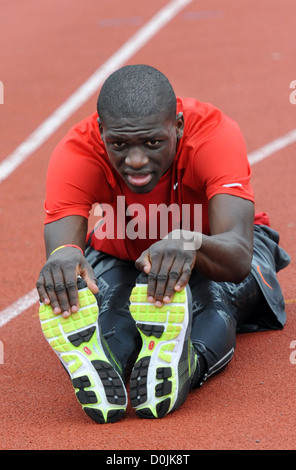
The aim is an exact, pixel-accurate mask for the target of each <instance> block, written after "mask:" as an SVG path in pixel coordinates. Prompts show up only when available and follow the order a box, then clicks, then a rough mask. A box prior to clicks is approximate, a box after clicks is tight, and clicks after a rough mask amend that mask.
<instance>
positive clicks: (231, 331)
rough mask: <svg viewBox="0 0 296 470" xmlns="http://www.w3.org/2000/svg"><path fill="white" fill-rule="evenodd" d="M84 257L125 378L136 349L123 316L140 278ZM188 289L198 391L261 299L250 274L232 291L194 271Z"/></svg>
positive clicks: (122, 266)
mask: <svg viewBox="0 0 296 470" xmlns="http://www.w3.org/2000/svg"><path fill="white" fill-rule="evenodd" d="M85 254H86V259H87V260H88V262H89V263H90V264H91V265H92V267H93V269H94V271H95V274H96V277H97V279H98V287H99V294H98V295H97V301H98V305H99V309H100V314H99V321H100V325H101V329H102V334H103V335H104V336H105V338H106V340H107V343H108V345H109V347H110V349H111V351H112V352H113V354H114V355H115V357H116V359H117V360H118V362H119V363H120V364H121V366H122V369H123V371H124V377H125V378H126V377H127V376H128V375H129V373H130V371H131V369H132V367H133V365H134V363H135V361H136V359H137V356H138V353H139V350H140V348H141V338H140V335H139V332H138V330H137V328H136V326H135V322H134V320H133V319H132V317H131V315H130V313H129V297H130V293H131V290H132V288H133V287H134V285H135V282H136V279H137V277H138V276H139V274H140V272H139V271H138V270H137V269H136V268H135V266H134V263H133V262H129V261H122V260H120V259H118V258H114V257H113V256H110V255H107V254H105V253H102V252H97V251H95V250H93V249H92V248H91V247H88V248H87V249H86V253H85ZM189 286H190V288H191V293H192V307H193V322H192V333H191V342H192V344H193V345H194V347H195V350H196V352H197V357H198V364H199V366H198V370H197V373H196V376H195V377H194V384H193V385H194V386H195V387H198V386H199V385H200V384H201V383H202V382H203V381H204V380H205V379H206V378H207V377H209V376H210V375H212V374H214V373H216V372H218V371H220V370H221V369H222V368H223V367H225V366H226V364H227V363H228V362H229V361H230V360H231V358H232V356H233V353H234V348H235V343H236V332H237V327H238V326H239V325H240V324H242V323H244V322H246V320H247V319H248V317H249V316H251V315H252V314H253V312H254V311H255V310H256V307H258V305H259V303H260V302H261V300H262V297H263V295H262V293H261V290H260V288H259V286H258V284H257V282H256V281H255V279H254V277H253V275H252V274H250V275H249V276H248V277H247V278H246V279H245V281H244V282H242V283H241V284H237V285H236V284H233V283H228V282H221V283H219V282H214V281H210V280H207V279H205V278H204V277H203V276H201V275H200V274H198V273H197V272H195V271H194V272H192V275H191V279H190V283H189Z"/></svg>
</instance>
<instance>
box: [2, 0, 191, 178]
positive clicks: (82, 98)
mask: <svg viewBox="0 0 296 470" xmlns="http://www.w3.org/2000/svg"><path fill="white" fill-rule="evenodd" d="M191 2H192V0H172V1H171V2H169V3H168V4H167V5H165V6H164V7H163V8H162V9H161V10H159V11H158V12H157V13H156V15H154V16H153V17H152V18H151V20H149V21H148V22H147V23H146V24H145V25H144V26H143V27H142V28H140V29H139V30H138V31H137V33H135V34H134V35H133V36H132V37H131V38H130V39H129V40H128V41H127V42H125V43H124V44H123V46H122V47H120V48H119V49H118V50H117V51H116V52H115V53H114V54H113V55H112V56H111V57H110V58H109V59H108V60H107V61H106V62H105V63H104V64H103V65H101V66H100V67H99V68H98V69H97V70H96V71H95V72H94V73H93V74H92V75H91V76H90V77H89V78H88V80H86V82H84V83H83V84H82V85H81V86H80V87H79V88H78V89H77V90H76V91H75V92H74V93H73V94H72V95H71V96H70V97H69V98H68V99H67V100H66V101H65V102H64V103H63V104H62V105H61V106H60V107H59V108H57V109H56V110H55V111H54V112H53V113H52V114H51V115H50V116H49V117H48V118H47V119H46V120H45V121H43V123H42V124H41V125H40V126H39V127H37V129H35V131H33V133H32V134H31V135H29V137H27V139H25V140H24V141H23V142H22V143H21V144H20V145H19V146H18V147H17V148H16V149H15V150H14V151H13V152H12V153H11V154H10V155H9V156H8V157H6V158H5V159H4V160H3V161H2V162H1V163H0V183H2V181H4V180H5V179H6V178H7V177H8V176H9V175H10V174H11V173H12V172H13V171H14V170H15V169H16V168H18V166H19V165H21V164H22V163H23V162H24V161H25V160H26V159H27V158H28V157H29V156H30V155H32V153H33V152H35V151H36V150H37V149H38V148H39V147H40V146H41V145H42V144H43V143H44V142H45V141H46V140H47V139H48V138H49V137H50V136H51V135H52V134H54V132H55V131H56V130H57V129H58V128H59V127H60V126H61V125H62V124H63V123H64V122H65V121H66V120H67V119H68V118H69V117H70V116H71V115H72V114H73V113H74V112H75V111H77V110H78V109H79V108H80V107H81V106H82V105H83V104H84V103H86V102H87V101H88V100H89V99H90V98H91V97H92V95H93V94H94V93H96V92H97V91H98V90H99V88H100V86H101V85H102V84H103V82H104V81H105V80H106V78H107V77H108V76H109V75H110V74H111V73H112V72H114V70H116V69H117V68H119V67H120V66H122V65H123V64H125V63H126V62H127V61H128V60H129V59H130V58H131V57H132V56H133V55H134V54H135V53H136V52H138V51H139V50H140V49H141V48H142V47H143V46H145V44H147V43H148V42H149V41H150V39H151V38H152V37H153V36H155V35H156V34H157V33H158V32H159V31H160V30H161V29H162V28H163V27H164V26H165V25H166V24H167V23H169V22H170V21H171V20H172V19H173V18H174V17H175V16H177V15H178V13H179V12H180V11H181V10H182V9H183V8H185V7H186V6H187V5H188V4H189V3H191Z"/></svg>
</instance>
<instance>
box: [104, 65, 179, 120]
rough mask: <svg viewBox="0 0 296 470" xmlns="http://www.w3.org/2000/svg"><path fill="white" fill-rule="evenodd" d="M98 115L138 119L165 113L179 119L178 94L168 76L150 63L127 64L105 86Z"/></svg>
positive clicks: (170, 117) (110, 77)
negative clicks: (177, 114)
mask: <svg viewBox="0 0 296 470" xmlns="http://www.w3.org/2000/svg"><path fill="white" fill-rule="evenodd" d="M97 110H98V115H99V117H100V119H101V121H104V117H107V116H109V117H111V118H121V117H126V118H137V117H143V116H151V115H152V114H158V113H164V116H165V118H168V119H172V120H174V119H175V118H176V95H175V92H174V90H173V87H172V85H171V83H170V82H169V80H168V78H167V77H166V76H165V75H163V73H161V72H160V71H159V70H157V69H155V68H154V67H151V66H149V65H127V66H125V67H122V68H120V69H118V70H117V71H115V72H114V73H112V74H111V75H110V76H109V77H108V78H107V80H106V81H105V83H104V84H103V86H102V89H101V92H100V94H99V98H98V102H97Z"/></svg>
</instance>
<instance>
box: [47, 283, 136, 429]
mask: <svg viewBox="0 0 296 470" xmlns="http://www.w3.org/2000/svg"><path fill="white" fill-rule="evenodd" d="M79 282H80V286H79V287H78V296H79V306H80V308H79V310H78V312H76V313H72V314H71V316H70V317H69V318H63V317H62V315H55V314H54V313H53V310H52V308H51V306H50V305H45V304H40V308H39V317H40V322H41V328H42V331H43V334H44V336H45V338H46V339H47V341H48V343H49V345H50V346H51V347H52V349H53V351H54V352H55V353H56V354H57V356H58V357H59V359H60V361H61V363H62V365H63V366H64V368H65V369H66V371H67V372H68V374H69V376H70V378H71V381H72V385H73V387H74V389H75V393H76V397H77V399H78V401H79V403H80V404H81V405H82V408H83V409H84V411H85V413H86V414H87V415H88V416H89V417H90V418H92V419H93V420H94V421H96V422H98V423H113V422H115V421H118V420H119V419H120V418H121V417H122V416H123V414H124V413H125V411H126V406H127V394H126V390H125V386H124V384H123V381H122V378H121V375H120V373H121V371H120V368H119V366H118V364H117V363H116V361H115V358H114V357H113V356H112V354H111V352H110V350H109V348H108V346H107V344H106V341H105V339H104V337H103V336H102V335H101V334H100V329H99V326H98V305H97V301H96V298H95V296H94V295H93V294H92V292H91V291H90V290H89V289H88V288H87V287H84V285H85V284H84V283H83V284H82V287H81V280H80V281H79Z"/></svg>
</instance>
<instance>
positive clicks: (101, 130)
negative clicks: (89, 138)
mask: <svg viewBox="0 0 296 470" xmlns="http://www.w3.org/2000/svg"><path fill="white" fill-rule="evenodd" d="M97 122H98V126H99V131H100V134H101V139H102V140H103V126H102V121H101V119H100V118H98V119H97Z"/></svg>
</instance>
